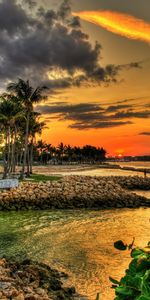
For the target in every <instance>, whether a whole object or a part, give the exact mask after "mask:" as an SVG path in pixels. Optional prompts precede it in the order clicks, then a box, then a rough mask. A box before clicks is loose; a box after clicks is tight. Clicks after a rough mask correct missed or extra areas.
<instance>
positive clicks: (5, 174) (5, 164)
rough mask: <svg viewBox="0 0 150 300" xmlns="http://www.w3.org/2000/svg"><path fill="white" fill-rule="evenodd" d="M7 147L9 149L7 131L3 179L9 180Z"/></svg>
mask: <svg viewBox="0 0 150 300" xmlns="http://www.w3.org/2000/svg"><path fill="white" fill-rule="evenodd" d="M7 147H8V132H7V130H6V139H5V147H4V159H3V160H4V170H3V179H5V178H7Z"/></svg>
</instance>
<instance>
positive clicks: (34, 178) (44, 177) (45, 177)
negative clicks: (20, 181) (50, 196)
mask: <svg viewBox="0 0 150 300" xmlns="http://www.w3.org/2000/svg"><path fill="white" fill-rule="evenodd" d="M61 178H62V177H61V176H48V175H43V174H32V175H31V176H30V177H29V178H28V179H25V181H27V180H28V181H32V182H34V181H35V182H39V181H43V182H46V181H56V180H59V179H61Z"/></svg>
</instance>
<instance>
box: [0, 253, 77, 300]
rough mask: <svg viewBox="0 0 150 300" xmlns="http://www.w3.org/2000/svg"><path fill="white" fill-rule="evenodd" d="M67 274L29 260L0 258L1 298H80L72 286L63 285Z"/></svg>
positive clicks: (29, 299)
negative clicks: (18, 260)
mask: <svg viewBox="0 0 150 300" xmlns="http://www.w3.org/2000/svg"><path fill="white" fill-rule="evenodd" d="M66 277H67V275H66V274H64V273H59V272H58V271H56V270H54V269H51V268H50V267H49V266H47V265H45V264H42V263H38V262H33V261H30V260H29V259H26V260H24V261H23V262H21V263H20V262H10V261H6V260H5V259H1V260H0V299H1V300H56V299H62V300H63V299H68V300H73V299H82V298H80V297H79V295H78V294H76V292H75V288H74V287H70V288H69V287H68V288H67V287H66V288H65V287H63V283H62V279H63V278H66Z"/></svg>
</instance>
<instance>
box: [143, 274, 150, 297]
mask: <svg viewBox="0 0 150 300" xmlns="http://www.w3.org/2000/svg"><path fill="white" fill-rule="evenodd" d="M142 294H143V295H144V296H149V299H150V270H149V271H147V272H146V273H145V275H144V277H143V282H142Z"/></svg>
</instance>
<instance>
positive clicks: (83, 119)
mask: <svg viewBox="0 0 150 300" xmlns="http://www.w3.org/2000/svg"><path fill="white" fill-rule="evenodd" d="M36 110H38V111H39V112H41V113H42V114H45V115H49V119H50V118H51V117H52V118H55V119H57V120H59V121H71V122H72V124H71V125H69V127H70V128H76V129H79V130H82V129H92V128H95V129H96V128H97V129H98V128H110V127H117V126H121V125H127V124H133V119H134V118H138V119H143V118H149V117H150V110H147V111H144V110H141V111H137V110H134V106H132V105H113V106H108V107H106V106H105V105H104V106H100V105H98V104H94V103H85V104H84V103H82V104H74V105H69V104H67V103H63V104H60V105H59V103H58V104H56V103H55V104H53V105H48V104H47V105H39V106H37V107H36Z"/></svg>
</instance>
